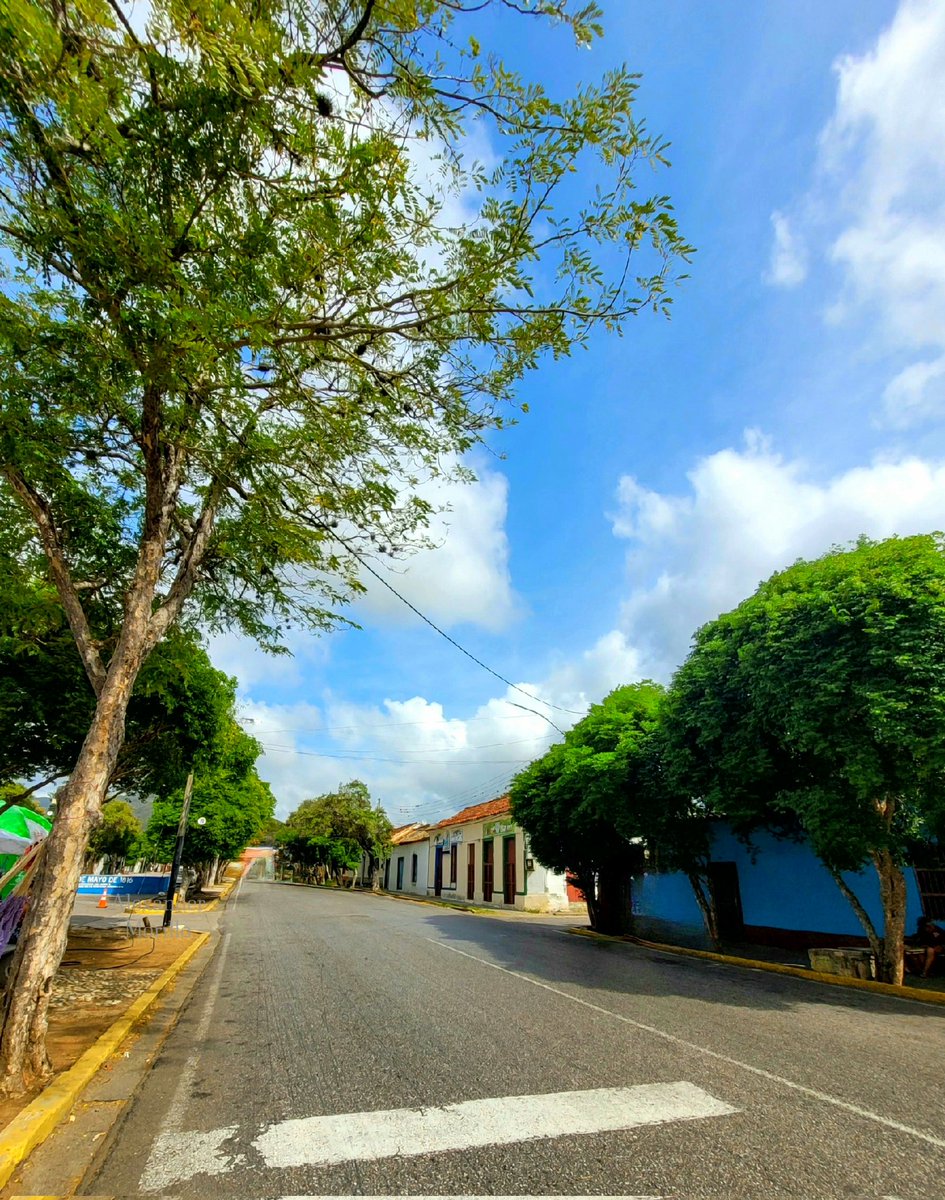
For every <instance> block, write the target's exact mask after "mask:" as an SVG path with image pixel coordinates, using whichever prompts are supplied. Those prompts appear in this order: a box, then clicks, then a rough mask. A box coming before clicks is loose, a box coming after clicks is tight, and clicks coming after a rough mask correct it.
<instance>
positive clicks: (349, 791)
mask: <svg viewBox="0 0 945 1200" xmlns="http://www.w3.org/2000/svg"><path fill="white" fill-rule="evenodd" d="M392 828H393V826H392V825H391V823H390V821H389V820H388V818H387V814H386V813H385V812H384V810H383V809H382V808H381V807H380V805H373V804H372V803H371V794H370V792H369V791H368V789H367V787H366V785H365V784H363V783H362V782H361V781H360V780H359V779H353V780H351V782H350V783H345V784H342V786H341V787H340V788H339V789H338V790H337V792H327V793H325V794H324V795H322V796H317V797H316V798H315V799H313V800H303V802H302V803H301V804H300V805H299V807H298V808H297V809H296V810H295V812H293V813H292V814H291V815H290V816H289V818H288V820H287V821H286V823H285V829H284V831H283V833H282V835H281V838H280V840H281V844H282V847H283V852H284V857H285V858H287V859H288V860H289V861H290V862H293V863H296V864H298V865H299V866H301V867H303V868H309V869H311V868H323V869H324V871H325V872H327V873H328V874H329V875H332V876H334V877H335V878H336V879H338V880H340V876H341V872H342V871H343V870H346V869H347V870H350V871H352V872H353V873H356V871H357V868H358V866H359V865H360V863H361V857H362V855H367V857H368V859H369V860H370V861H371V863H372V866H373V878H372V886H373V887H374V888H375V890H376V889H377V888H379V886H380V881H379V874H378V867H379V864H380V863H381V862H382V861H383V860H384V859H385V858H387V857H388V855H389V854H390V835H391V831H392ZM351 886H352V887H354V876H353V877H352V882H351Z"/></svg>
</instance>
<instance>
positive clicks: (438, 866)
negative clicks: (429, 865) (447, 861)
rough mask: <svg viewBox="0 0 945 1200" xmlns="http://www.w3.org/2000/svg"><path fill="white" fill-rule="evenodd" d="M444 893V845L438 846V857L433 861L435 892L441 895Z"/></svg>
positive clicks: (436, 894)
mask: <svg viewBox="0 0 945 1200" xmlns="http://www.w3.org/2000/svg"><path fill="white" fill-rule="evenodd" d="M442 893H443V847H442V846H437V848H436V858H435V859H434V861H433V894H434V896H440V895H442Z"/></svg>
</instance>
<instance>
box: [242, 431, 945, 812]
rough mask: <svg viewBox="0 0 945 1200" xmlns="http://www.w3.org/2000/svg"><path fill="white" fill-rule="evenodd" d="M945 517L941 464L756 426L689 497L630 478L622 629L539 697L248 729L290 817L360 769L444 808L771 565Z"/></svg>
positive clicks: (395, 707)
mask: <svg viewBox="0 0 945 1200" xmlns="http://www.w3.org/2000/svg"><path fill="white" fill-rule="evenodd" d="M943 517H945V462H932V461H926V460H923V459H919V458H916V457H905V458H897V459H895V460H892V459H890V460H883V459H877V460H876V461H874V462H872V463H870V464H868V465H865V466H860V467H856V468H853V469H850V470H846V471H843V472H840V473H838V474H836V475H834V476H832V477H829V478H826V479H818V478H815V477H814V476H813V475H812V474H811V472H810V470H809V469H808V467H807V466H806V465H805V463H804V462H802V461H798V460H789V459H786V458H784V457H783V456H782V455H779V454H778V453H777V452H776V450H775V449H774V448H773V447H772V446H771V444H770V443H769V442H768V441H766V440H765V439H764V438H763V437H761V436H760V435H759V434H757V433H751V434H749V435H748V436H747V437H746V440H745V443H744V445H742V446H741V447H739V448H728V449H724V450H721V451H719V452H717V453H715V454H711V455H707V456H705V457H703V458H701V459H699V460H698V461H697V462H695V463H694V465H693V466H692V469H691V470H690V471H689V472H688V475H687V487H686V488H685V490H684V491H682V492H681V493H679V494H672V493H662V492H657V491H654V490H652V489H649V488H646V487H644V486H643V485H642V484H641V483H640V482H639V481H638V480H636V479H634V478H633V477H632V476H629V475H627V476H624V477H623V478H622V479H621V480H620V483H619V486H618V489H617V506H616V510H615V512H614V513H613V514H612V517H611V521H612V527H613V531H614V534H615V536H616V537H617V538H619V539H620V541H621V542H627V543H629V544H630V549H629V552H628V554H627V560H626V570H627V593H626V596H625V599H624V601H623V603H622V605H621V607H620V610H619V612H617V613H615V614H614V627H613V628H611V629H610V630H609V631H607V632H605V633H603V634H602V635H600V636H599V637H597V639H596V640H595V641H594V642H593V643H592V644H591V645H590V646H589V647H588V648H587V649H586V650H585V651H584V652H582V653H579V654H577V655H574V656H572V657H569V658H567V659H564V660H563V661H560V662H559V663H557V664H554V665H552V666H550V667H549V666H546V668H545V669H544V671H542V672H536V673H535V676H534V677H533V678H532V679H525V680H519V681H518V683H519V684H520V686H521V687H522V688H523V689H524V690H525V691H526V692H528V693H530V694H531V695H532V696H534V697H537V700H535V701H533V700H530V699H529V698H528V697H527V696H524V695H522V694H521V693H519V692H516V691H514V690H511V689H506V690H503V691H502V692H501V694H497V695H495V696H494V697H493V698H491V699H489V700H488V701H486V702H485V703H484V704H482V705H480V706H479V707H477V708H476V709H475V710H473V711H472V712H468V711H467V712H465V713H463V712H459V713H457V712H455V711H453V712H450V711H449V709H448V707H447V704H446V703H445V702H444V701H445V699H446V697H424V696H416V695H413V696H411V695H409V693H408V694H401V695H387V696H386V697H385V698H383V699H381V698H380V697H379V698H378V701H377V703H376V704H374V705H369V706H366V705H361V704H353V703H351V702H349V701H347V700H346V699H345V698H344V697H343V696H341V695H339V696H334V697H332V696H329V697H327V698H325V699H323V700H321V701H320V702H319V703H315V702H312V703H309V704H305V705H297V706H293V705H288V706H270V705H265V704H259V703H250V704H248V705H247V706H246V708H245V711H246V712H247V714H248V715H250V716H252V719H253V722H254V723H253V725H252V726H250V728H251V729H252V731H253V732H254V733H255V734H256V736H258V737H259V738H260V740H261V741H263V742H264V743H265V744H266V745H267V746H269V747H271V749H270V751H269V753H268V754H267V756H266V758H265V759H264V760H263V761H262V763H261V772H262V774H263V776H264V777H265V778H267V779H269V780H270V781H271V782H272V783H273V786H274V788H275V790H276V794H277V796H278V797H279V800H280V812H281V813H282V815H285V814H286V813H287V812H288V811H289V810H290V809H291V808H293V807H294V806H295V805H296V804H297V803H298V802H299V801H300V800H302V799H304V798H305V797H306V796H311V795H316V794H318V793H319V792H322V791H325V790H328V789H330V788H333V787H335V786H337V784H338V783H339V782H342V781H343V780H346V779H350V778H353V777H359V778H362V779H364V780H365V782H366V783H367V784H368V785H369V787H370V788H371V791H372V794H373V795H375V796H376V797H379V798H380V799H381V800H382V802H383V803H384V804H385V807H386V808H387V810H388V812H389V814H390V815H391V817H392V819H393V820H394V821H395V822H397V823H406V822H408V821H410V820H413V819H432V818H434V817H442V816H445V815H447V814H448V813H450V812H452V811H455V810H457V809H459V808H461V807H463V806H464V805H465V804H468V803H473V802H475V801H478V800H483V799H488V798H490V797H491V796H493V795H497V794H500V793H501V791H502V790H503V788H504V787H505V785H506V783H507V781H508V779H509V778H510V776H511V775H513V774H514V773H515V772H516V770H518V769H519V768H520V767H521V766H523V765H525V763H527V762H528V761H530V760H531V759H532V758H534V757H536V756H537V755H539V754H540V753H542V752H543V751H544V750H545V749H546V747H547V746H548V745H549V744H550V743H551V742H552V741H554V740H556V739H557V738H559V737H560V734H559V733H558V732H557V730H556V729H555V726H558V727H559V728H560V729H566V728H567V727H569V725H570V724H572V723H573V722H574V721H575V720H577V719H578V715H579V714H581V713H583V712H584V711H586V708H587V706H588V705H589V704H590V703H592V702H594V701H596V700H599V699H600V698H601V697H603V696H604V695H605V694H606V693H607V692H608V691H610V690H611V689H612V688H614V687H616V686H618V685H619V684H622V683H628V682H632V681H633V680H635V679H640V678H644V677H647V676H651V677H654V678H657V679H662V680H668V679H669V677H670V676H671V674H672V672H673V670H674V669H675V668H676V667H677V666H678V665H679V663H680V662H681V661H682V659H683V658H684V657H685V655H686V653H687V651H688V647H689V643H690V639H691V637H692V634H693V633H694V632H695V630H696V629H697V628H698V627H699V626H700V625H701V624H703V623H704V622H705V621H707V620H711V619H712V618H714V617H716V616H717V615H718V614H719V613H720V612H724V611H726V610H728V609H730V608H733V607H734V606H735V605H737V604H738V603H739V602H740V601H741V600H743V599H744V598H745V597H746V596H748V595H750V594H751V593H752V592H753V591H754V589H755V588H756V587H757V585H758V583H759V582H760V581H761V580H763V579H765V578H767V577H768V576H769V575H771V574H772V572H774V571H776V570H778V569H780V568H783V567H785V566H788V565H789V564H790V563H792V562H793V561H795V560H796V559H797V558H801V557H803V558H813V557H817V556H818V555H821V554H823V553H825V552H826V551H827V550H829V549H830V547H831V546H834V545H837V544H846V543H849V542H851V541H853V540H855V539H856V538H857V537H858V536H859V535H860V534H866V535H868V536H870V537H873V538H884V537H889V536H892V535H893V534H900V535H903V536H906V535H909V534H914V533H921V532H928V531H930V530H934V529H937V528H941V526H942V525H943V524H945V520H943ZM443 652H444V655H452V654H454V653H455V651H453V650H451V649H450V648H448V647H446V646H444V649H443ZM495 665H496V666H499V667H501V663H496V664H495ZM551 704H554V705H558V706H560V708H552V707H550V705H551ZM528 709H533V710H537V711H532V712H529V711H527V710H528ZM560 709H567V710H571V711H570V712H562V711H560Z"/></svg>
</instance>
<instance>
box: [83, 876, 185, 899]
mask: <svg viewBox="0 0 945 1200" xmlns="http://www.w3.org/2000/svg"><path fill="white" fill-rule="evenodd" d="M168 879H170V875H169V874H163V875H80V876H79V886H78V889H77V891H78V894H79V895H80V896H100V895H101V894H102V892H104V891H107V892H108V894H109V896H157V895H159V894H160V893H161V892H165V893H166V892H167V881H168Z"/></svg>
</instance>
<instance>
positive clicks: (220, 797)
mask: <svg viewBox="0 0 945 1200" xmlns="http://www.w3.org/2000/svg"><path fill="white" fill-rule="evenodd" d="M260 753H261V748H260V746H259V743H258V742H257V741H256V740H255V739H254V738H252V737H250V736H249V734H248V733H246V732H245V731H244V730H243V729H241V728H240V727H239V725H237V724H236V722H235V721H234V720H232V719H231V720H230V722H229V723H228V725H227V727H226V728H225V730H224V732H223V734H222V736H221V738H220V744H219V745H218V747H217V752H216V754H215V756H214V760H213V762H212V763H211V764H210V765H208V766H205V767H203V768H202V769H201V768H198V769H197V770H196V771H195V772H194V784H193V795H192V798H191V804H190V818H189V823H188V826H187V835H186V837H185V839H184V853H183V857H182V860H181V861H182V862H183V863H184V865H185V866H189V867H192V868H193V869H194V870H195V872H196V874H197V881H198V883H199V885H200V886H206V885H207V884H209V883H212V882H213V881H214V879H215V878H216V876H217V874H218V873H219V872H220V871H222V870H223V869H225V867H226V865H227V863H229V862H232V861H233V860H234V859H237V858H239V856H240V854H242V852H243V851H244V850H245V849H246V847H247V846H248V845H249V844H250V842H252V840H253V838H254V837H255V834H256V831H257V829H259V827H260V826H261V825H262V824H263V823H264V822H265V821H267V820H268V819H270V818H271V817H272V814H273V810H274V809H275V798H274V797H273V794H272V791H271V789H270V787H269V784H268V783H264V782H263V781H262V780H261V779H260V778H259V776H258V775H257V773H256V759H257V758H258V757H259V755H260ZM182 805H183V790H182V789H181V790H179V791H178V792H176V793H175V794H174V795H172V796H169V797H168V798H167V799H163V800H158V801H157V802H156V803H155V805H154V808H153V810H152V812H151V819H150V821H149V822H148V828H147V831H146V834H145V838H144V848H145V852H146V853H147V855H148V856H149V857H150V858H151V859H153V860H154V861H156V862H165V863H169V862H170V861H171V860H172V859H173V857H174V843H175V841H176V838H177V827H178V825H179V823H180V814H181V808H182ZM201 818H203V821H204V824H202V825H201V824H200V820H201Z"/></svg>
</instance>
